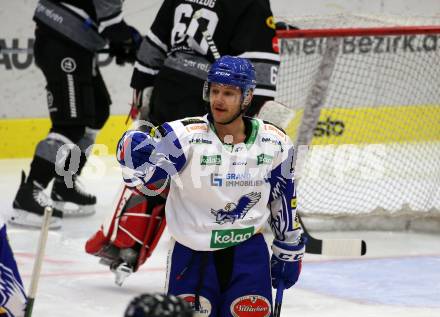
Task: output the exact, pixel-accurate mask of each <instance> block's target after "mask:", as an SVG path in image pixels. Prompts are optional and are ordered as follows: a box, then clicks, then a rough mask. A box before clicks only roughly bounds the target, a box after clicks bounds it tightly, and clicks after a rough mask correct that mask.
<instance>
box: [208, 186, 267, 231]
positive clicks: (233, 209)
mask: <svg viewBox="0 0 440 317" xmlns="http://www.w3.org/2000/svg"><path fill="white" fill-rule="evenodd" d="M260 198H261V193H257V192H251V193H249V194H246V195H243V196H241V197H240V199H239V200H238V203H237V204H235V203H233V202H230V203H227V204H226V206H225V207H224V208H222V209H219V210H215V209H211V213H212V214H213V215H214V216H215V222H216V223H218V224H220V225H222V224H225V223H227V222H230V223H234V222H235V221H236V220H237V219H243V218H244V217H245V216H246V214H247V213H248V211H249V210H250V209H251V208H252V207H253V206H255V204H256V203H258V201H259V200H260Z"/></svg>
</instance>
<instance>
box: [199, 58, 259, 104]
mask: <svg viewBox="0 0 440 317" xmlns="http://www.w3.org/2000/svg"><path fill="white" fill-rule="evenodd" d="M211 83H219V84H223V85H229V86H235V87H239V88H240V89H241V92H242V103H243V101H245V100H248V99H249V98H248V96H249V94H250V92H251V91H252V90H254V89H255V86H256V83H257V82H256V80H255V69H254V66H253V65H252V64H251V62H249V61H248V60H247V59H246V58H242V57H234V56H229V55H225V56H222V57H220V58H219V59H218V60H216V61H215V62H214V63H213V64H212V65H211V68H210V70H209V72H208V78H207V80H206V82H205V86H204V88H203V99H204V100H205V101H209V84H211ZM249 101H250V100H249ZM248 103H249V102H247V103H245V104H244V105H247V104H248Z"/></svg>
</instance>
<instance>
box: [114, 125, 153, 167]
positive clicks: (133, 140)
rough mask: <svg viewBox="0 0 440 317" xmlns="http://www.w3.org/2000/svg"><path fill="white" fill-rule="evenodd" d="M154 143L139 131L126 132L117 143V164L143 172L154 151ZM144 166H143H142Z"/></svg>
mask: <svg viewBox="0 0 440 317" xmlns="http://www.w3.org/2000/svg"><path fill="white" fill-rule="evenodd" d="M153 143H154V141H153V140H152V139H151V138H149V137H148V135H147V134H146V133H144V132H141V131H133V130H130V131H127V132H125V133H124V135H123V136H122V138H121V140H119V143H118V153H117V158H118V161H119V164H121V165H123V166H126V167H129V168H131V169H134V170H136V171H140V172H145V169H146V166H147V164H146V163H150V156H151V154H152V153H153V151H154V148H155V147H154V144H153ZM144 164H145V165H144Z"/></svg>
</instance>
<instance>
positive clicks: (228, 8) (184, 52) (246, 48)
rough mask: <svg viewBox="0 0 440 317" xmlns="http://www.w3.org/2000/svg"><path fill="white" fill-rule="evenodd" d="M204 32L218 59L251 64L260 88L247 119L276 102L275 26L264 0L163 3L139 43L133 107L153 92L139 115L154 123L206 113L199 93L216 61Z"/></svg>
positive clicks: (171, 1)
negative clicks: (226, 57) (238, 59)
mask: <svg viewBox="0 0 440 317" xmlns="http://www.w3.org/2000/svg"><path fill="white" fill-rule="evenodd" d="M204 32H207V33H205V34H204ZM206 34H208V35H209V36H210V37H212V40H213V42H214V43H215V46H216V48H217V50H218V53H219V55H220V56H222V55H233V56H241V57H245V58H248V59H249V60H250V61H251V62H252V63H253V65H255V68H256V72H257V82H258V86H257V88H256V89H255V97H254V101H253V103H252V105H251V106H250V107H249V110H248V112H247V115H250V116H253V115H255V114H257V113H258V111H259V110H260V108H261V107H262V105H263V104H264V102H266V101H267V100H273V99H274V97H275V85H276V75H277V71H278V66H279V55H278V54H277V53H275V52H274V51H273V49H272V40H273V38H274V37H275V24H274V21H273V17H272V11H271V9H270V4H269V1H268V0H240V1H236V0H221V1H220V0H177V1H175V0H165V1H164V2H163V4H162V6H161V8H160V9H159V12H158V14H157V16H156V19H155V20H154V22H153V24H152V26H151V28H150V31H149V32H148V33H147V35H146V37H145V38H144V40H143V42H142V44H141V47H140V49H139V52H138V55H137V60H136V63H135V69H134V72H133V76H132V79H131V86H132V87H133V88H134V89H135V91H136V93H135V96H137V98H135V104H137V105H141V103H144V104H146V103H148V101H147V102H146V101H145V100H142V102H141V100H140V99H145V95H148V94H145V91H148V92H149V91H151V89H152V95H151V99H150V100H149V101H150V102H149V109H143V112H147V116H146V118H147V119H149V120H150V121H151V122H152V123H153V124H155V125H157V124H162V123H163V122H165V121H172V120H176V119H181V118H184V117H189V116H196V115H201V114H203V113H205V110H206V108H205V102H204V101H203V100H202V96H201V95H200V91H202V88H203V83H204V81H205V79H206V75H207V71H208V69H209V66H210V64H211V63H212V62H213V61H214V59H215V56H214V54H213V53H212V51H211V50H210V47H209V44H208V42H209V41H208V40H207V38H206ZM209 36H208V39H209ZM143 90H144V98H140V97H141V96H142V94H141V91H143ZM147 99H148V98H147Z"/></svg>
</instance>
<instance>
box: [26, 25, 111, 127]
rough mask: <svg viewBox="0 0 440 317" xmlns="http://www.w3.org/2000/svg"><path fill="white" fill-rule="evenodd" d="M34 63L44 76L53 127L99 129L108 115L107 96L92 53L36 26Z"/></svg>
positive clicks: (108, 98)
mask: <svg viewBox="0 0 440 317" xmlns="http://www.w3.org/2000/svg"><path fill="white" fill-rule="evenodd" d="M34 54H35V62H36V64H37V66H38V67H39V68H40V69H41V70H42V71H43V74H44V76H45V78H46V82H47V85H46V91H47V103H48V107H49V113H50V118H51V120H52V124H53V126H57V127H63V126H66V127H67V126H87V127H91V128H93V129H101V128H102V127H103V126H104V123H105V122H106V121H107V119H108V116H109V112H110V111H109V107H110V104H111V99H110V95H109V93H108V91H107V87H106V86H105V83H104V80H103V78H102V76H101V74H100V72H99V69H98V67H97V66H96V65H95V62H94V54H93V53H91V52H89V51H87V50H85V49H82V48H81V47H79V46H77V45H75V44H73V43H69V42H68V41H67V40H64V39H61V38H58V37H56V36H53V34H46V33H45V32H43V31H41V30H40V29H37V31H36V33H35V44H34Z"/></svg>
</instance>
